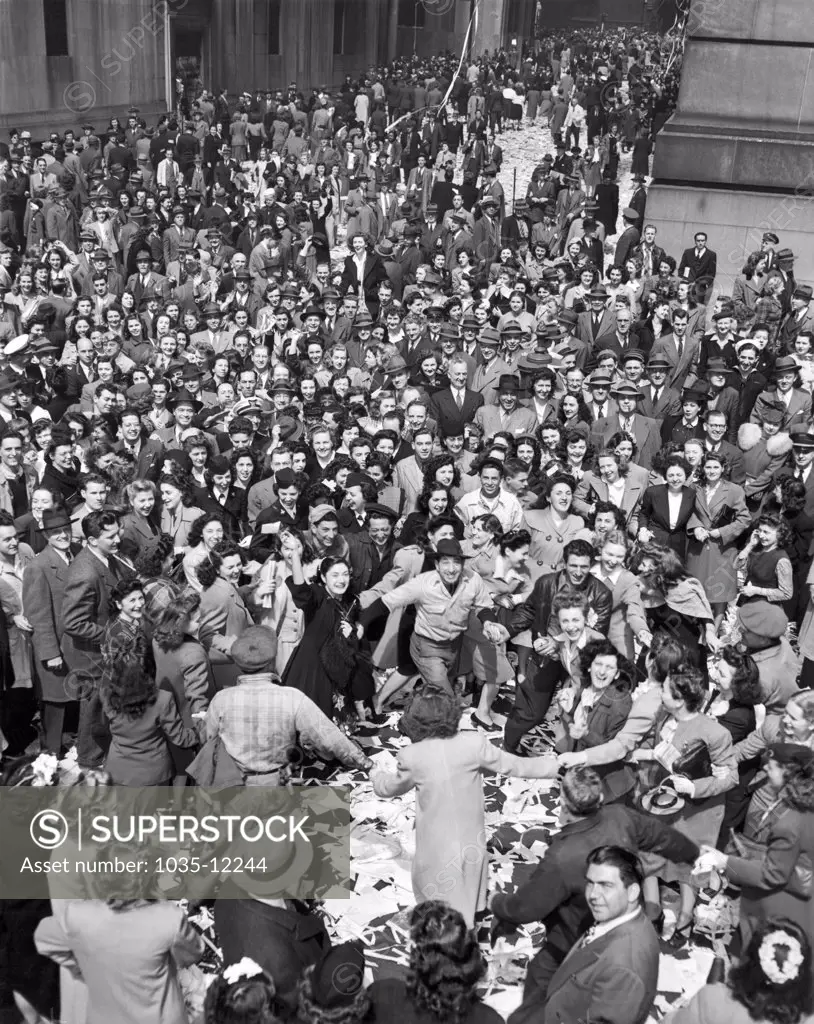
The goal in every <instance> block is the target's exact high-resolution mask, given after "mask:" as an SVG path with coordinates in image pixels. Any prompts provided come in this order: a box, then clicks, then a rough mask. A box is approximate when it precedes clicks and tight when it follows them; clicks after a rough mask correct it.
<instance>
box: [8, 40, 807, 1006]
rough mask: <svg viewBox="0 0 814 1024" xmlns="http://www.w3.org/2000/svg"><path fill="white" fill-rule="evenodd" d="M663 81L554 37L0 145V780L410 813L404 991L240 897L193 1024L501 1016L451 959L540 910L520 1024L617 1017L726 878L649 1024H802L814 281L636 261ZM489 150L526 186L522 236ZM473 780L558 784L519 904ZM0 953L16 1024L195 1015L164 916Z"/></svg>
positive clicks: (272, 906)
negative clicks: (728, 941)
mask: <svg viewBox="0 0 814 1024" xmlns="http://www.w3.org/2000/svg"><path fill="white" fill-rule="evenodd" d="M674 57H675V54H674V46H672V45H668V44H667V43H666V42H665V41H663V40H659V39H657V38H655V37H653V36H646V35H644V34H642V33H631V32H629V31H606V32H601V33H600V32H599V31H594V30H581V31H578V32H574V33H569V34H562V35H553V34H549V35H547V36H546V37H545V38H543V39H541V40H539V41H538V42H537V45H536V47H535V49H534V51H533V52H530V53H528V55H527V59H524V60H522V61H521V63H520V67H519V68H518V67H516V66H512V64H511V63H510V61H509V58H508V56H507V55H506V54H505V53H503V52H500V53H497V54H493V55H489V54H488V53H487V54H484V55H483V56H481V57H479V58H477V59H472V60H471V61H464V63H463V65H462V67H461V69H460V73H457V65H458V58H456V57H454V56H452V55H442V56H439V57H436V58H432V59H419V58H417V57H414V58H411V59H400V60H398V61H396V62H395V63H394V64H393V65H391V66H390V67H387V68H382V69H369V70H368V72H366V73H365V74H363V75H362V76H361V77H360V78H359V79H358V80H357V81H353V80H351V78H350V77H349V78H348V79H347V80H346V81H345V83H344V84H343V85H342V87H341V89H339V90H338V91H337V90H328V89H324V88H315V89H314V90H313V91H312V93H311V95H310V96H306V95H304V94H303V93H301V92H299V91H298V89H297V87H296V85H295V84H293V83H292V85H291V87H290V88H289V89H288V90H287V91H273V90H272V91H263V90H260V91H256V92H246V93H244V94H242V95H241V96H238V97H234V96H229V95H228V93H227V92H226V91H225V90H224V91H221V92H219V93H214V92H209V91H207V90H205V89H202V90H201V91H200V93H199V95H198V96H188V95H187V94H183V102H182V103H181V104H180V106H179V110H178V112H177V114H170V115H167V116H165V117H162V118H161V119H160V120H159V122H158V123H157V124H156V125H155V126H152V125H147V124H146V123H145V122H144V121H143V119H142V118H141V117H140V114H139V111H137V110H135V109H133V110H131V111H129V116H128V117H127V119H126V124H122V123H121V122H120V121H119V120H118V119H116V118H113V119H111V122H110V124H109V125H108V126H107V127H106V129H105V131H104V132H100V131H97V128H96V127H95V126H94V125H93V124H91V123H88V124H85V125H83V126H82V127H81V129H80V130H79V131H77V132H71V131H65V132H64V133H62V134H59V133H54V134H52V135H51V137H50V140H48V141H44V142H40V143H35V142H34V140H32V137H31V133H30V132H29V131H27V130H24V129H20V130H15V131H12V133H11V138H10V141H9V144H8V145H7V146H6V147H3V148H2V149H0V299H1V300H2V312H1V313H0V431H1V432H0V605H1V606H2V612H3V614H2V615H1V616H0V657H2V659H3V666H2V675H3V680H4V689H3V693H2V704H1V706H0V725H1V726H2V734H0V735H2V742H3V748H4V767H3V772H4V780H3V781H4V782H5V784H6V785H10V786H25V785H38V786H39V785H51V784H53V785H57V784H63V785H67V784H71V785H80V786H99V785H118V786H129V787H152V786H171V787H179V788H180V787H185V786H187V785H193V784H197V785H200V786H211V785H230V786H234V785H238V786H240V785H245V786H280V785H285V784H290V781H291V779H292V777H293V776H296V775H297V774H298V772H299V770H300V769H301V768H302V767H303V763H304V762H309V761H314V760H315V759H316V760H319V761H322V762H325V763H326V764H328V765H329V768H331V769H332V768H335V767H336V764H337V763H339V764H340V765H342V766H344V767H345V768H347V769H353V770H354V771H355V772H357V773H358V775H357V778H358V779H359V780H364V779H365V778H369V781H370V783H371V784H372V787H373V790H374V791H375V793H376V794H377V795H378V796H379V797H381V798H385V799H388V798H396V797H403V796H404V795H405V794H408V793H410V792H412V791H413V790H415V801H416V854H415V858H414V860H413V865H412V880H413V889H414V895H415V901H416V907H415V909H414V910H413V911H412V914H411V918H410V939H411V952H410V968H409V974H408V978H407V980H406V982H405V981H402V980H396V979H394V978H386V977H382V978H380V979H378V980H376V981H375V982H374V983H373V985H372V986H366V983H365V959H364V949H362V948H360V946H358V945H354V944H345V945H341V946H336V947H333V948H332V947H331V943H330V939H329V936H328V932H327V931H326V926H325V922H324V920H323V918H322V916H321V914H320V911H319V905H318V902H314V903H313V904H311V903H309V902H308V901H296V900H290V899H283V898H282V897H280V898H278V896H279V892H278V890H275V889H274V886H273V879H272V880H271V885H269V879H268V878H254V877H253V876H252V875H251V874H250V873H246V875H245V876H243V877H242V878H241V880H240V882H239V883H235V882H234V879H232V880H230V883H229V884H230V885H235V884H239V886H240V887H239V888H234V889H229V887H228V886H226V888H225V889H224V891H223V892H222V893H220V894H219V897H218V899H217V900H215V901H214V921H215V927H216V929H217V935H218V940H219V943H220V950H221V954H222V956H223V962H224V964H225V965H226V966H225V968H224V969H223V971H222V972H220V973H219V974H218V976H217V977H216V978H214V980H213V981H212V984H211V986H210V988H209V989H208V992H207V997H206V1005H205V1007H204V1011H203V1017H204V1019H205V1021H206V1024H261V1022H262V1024H274V1022H276V1021H278V1020H279V1021H282V1020H298V1021H301V1022H303V1024H304V1022H316V1024H319V1022H323V1021H324V1022H332V1024H336V1022H340V1021H341V1022H342V1024H351V1022H356V1021H358V1022H362V1021H374V1020H375V1021H395V1020H399V1021H402V1020H407V1021H415V1022H416V1024H419V1022H420V1024H429V1022H433V1021H449V1020H451V1021H455V1022H458V1024H464V1022H466V1024H487V1022H490V1021H496V1020H499V1019H501V1018H500V1017H499V1015H498V1014H497V1013H496V1012H495V1011H494V1010H492V1009H490V1008H489V1007H488V1006H486V1005H485V1004H484V1003H483V1002H482V1001H481V996H480V994H479V993H480V992H481V990H480V989H479V984H480V982H481V981H482V979H483V977H484V972H485V970H486V966H485V964H486V958H488V951H487V948H486V946H485V944H484V943H480V944H479V941H478V929H479V927H481V926H482V925H484V923H488V924H490V929H491V941H492V944H493V945H494V944H495V943H497V942H500V941H503V940H504V939H505V938H506V937H507V936H511V935H512V934H513V933H514V932H515V930H516V929H517V928H518V927H519V926H522V925H523V924H526V923H529V922H535V921H536V922H543V923H544V924H545V942H544V944H543V946H542V948H541V949H540V950H539V951H538V952H537V954H536V955H535V957H534V958H533V959H532V960H531V962H530V964H529V967H528V972H527V977H526V980H525V984H524V991H523V999H522V1004H521V1005H520V1006H519V1008H518V1009H517V1010H516V1011H515V1013H514V1014H513V1016H512V1018H511V1020H512V1024H525V1022H532V1021H535V1022H537V1021H539V1022H546V1024H554V1022H557V1021H560V1022H565V1021H567V1022H576V1021H607V1022H612V1024H616V1022H618V1024H644V1022H645V1021H646V1019H647V1018H648V1015H649V1014H650V1012H651V1010H652V1008H653V1004H654V1001H655V997H656V994H657V982H658V965H659V954H660V951H663V950H664V949H665V948H679V947H681V946H682V945H684V944H686V943H687V942H688V941H690V940H691V938H692V933H693V928H694V925H695V923H696V921H697V914H696V909H697V908H696V903H697V900H698V893H699V891H700V890H701V889H702V888H704V887H705V885H706V884H707V882H706V881H704V879H709V878H710V877H712V876H714V877H716V878H717V879H718V880H719V882H721V884H722V885H728V886H729V889H728V891H729V892H730V893H731V892H733V891H735V890H736V889H738V888H739V890H740V920H739V929H738V934H737V935H736V936H735V937H734V939H733V942H732V945H731V947H730V956H731V961H732V963H731V965H730V970H729V972H728V976H727V977H726V980H725V981H720V982H718V983H714V984H713V983H711V984H709V985H707V986H705V987H704V988H702V989H701V991H700V992H699V993H698V995H696V996H695V997H694V998H693V999H692V1001H690V1002H689V1003H688V1004H687V1005H686V1006H684V1007H682V1008H680V1009H678V1010H676V1011H675V1013H674V1014H673V1016H672V1017H671V1018H670V1019H671V1021H672V1022H673V1024H694V1022H701V1021H704V1022H708V1021H712V1020H713V1019H715V1020H720V1019H724V1017H723V1016H722V1015H725V1018H726V1019H728V1020H733V1021H741V1020H743V1021H760V1022H763V1021H770V1022H773V1024H797V1022H798V1021H802V1020H804V1019H806V1018H807V1017H808V1015H809V1014H810V1013H812V1011H814V1003H813V1002H812V980H814V978H813V977H812V959H811V942H812V935H814V914H812V906H813V905H814V904H812V902H811V886H812V864H811V857H812V855H814V813H813V812H814V694H813V693H812V691H811V690H809V689H808V687H809V686H810V685H811V684H812V683H814V603H812V600H811V593H812V591H811V589H810V588H811V587H812V586H814V565H813V563H812V553H813V552H812V545H813V542H814V472H812V467H813V465H814V429H813V428H812V389H814V362H812V356H813V353H814V314H812V313H811V311H810V303H811V300H812V288H811V286H809V285H806V284H803V283H800V282H797V281H796V280H795V277H794V267H793V264H794V255H793V253H792V252H791V250H790V249H788V248H786V247H784V246H783V243H782V240H781V239H780V238H779V237H778V236H777V235H775V234H772V233H771V232H767V233H765V234H764V235H763V239H762V243H761V246H760V249H759V251H756V252H755V253H752V254H749V255H748V258H747V259H746V260H745V265H744V268H743V273H742V275H741V276H740V277H739V278H738V280H737V281H736V282H735V287H734V288H733V289H732V290H731V291H732V294H727V290H726V289H724V288H722V287H721V281H720V279H719V278H718V274H717V257H716V253H715V251H714V250H713V249H712V248H710V247H709V245H708V243H711V244H712V245H714V244H715V237H714V231H712V229H710V234H709V235H708V232H707V229H706V227H705V225H704V224H699V225H697V230H696V233H695V239H694V241H695V244H694V246H693V247H692V248H688V249H687V250H685V251H684V252H674V253H668V252H666V251H665V250H664V249H663V248H662V247H661V246H660V245H659V242H658V234H657V231H656V229H655V227H653V226H652V225H651V224H649V223H648V222H647V217H646V201H647V191H646V181H647V176H648V172H649V160H650V154H651V151H652V147H653V144H654V141H655V138H656V135H657V133H658V131H659V129H660V127H661V125H662V124H663V123H664V120H665V119H666V118H667V117H668V116H669V113H670V111H671V109H672V105H673V104H674V102H675V99H676V95H677V87H678V72H679V67H680V62H676V61H675V60H674ZM181 96H182V94H181V93H179V97H181ZM518 127H522V128H524V130H527V131H531V132H534V131H536V130H538V129H541V128H542V127H545V128H546V129H547V130H548V131H550V133H551V137H552V139H553V142H554V145H553V149H554V150H555V152H551V153H540V156H539V164H538V165H537V166H536V167H535V170H534V173H533V175H532V176H531V181H530V183H529V185H528V188H527V190H526V191H525V194H524V195H523V194H521V195H518V196H516V197H514V200H513V202H511V203H509V202H508V201H507V197H506V195H505V193H504V190H503V187H502V185H501V183H500V180H499V175H500V173H501V170H505V169H506V168H505V167H504V147H510V146H511V138H512V135H511V133H512V132H514V131H516V130H517V129H518ZM501 137H502V138H503V143H504V146H501V145H500V144H499V142H498V141H497V140H498V139H500V138H501ZM507 138H508V139H509V140H510V141H509V142H506V141H505V140H506V139H507ZM628 169H630V170H631V171H632V173H633V176H634V184H635V188H634V192H633V194H632V197H631V198H630V200H629V205H624V206H622V208H621V209H620V188H619V182H620V178H621V175H622V173H623V171H624V172H627V170H628ZM507 206H509V207H510V209H507ZM501 701H504V702H506V705H505V706H506V707H508V708H509V710H508V714H507V715H506V716H505V718H504V716H503V715H501V714H499V712H498V710H497V707H499V706H500V702H501ZM396 724H397V727H398V729H399V731H400V732H401V733H402V734H403V736H405V737H407V739H408V740H409V744H408V745H406V746H401V747H399V750H398V753H397V770H396V771H395V772H389V771H386V770H384V769H382V768H381V767H374V762H373V761H372V759H371V756H370V754H371V752H372V751H373V750H374V747H375V743H374V741H375V738H376V736H377V734H378V733H380V732H381V730H382V729H383V728H385V727H392V726H393V725H396ZM501 733H502V735H501ZM372 744H373V745H372ZM74 745H75V747H76V763H74V761H73V760H72V759H69V760H68V761H62V760H59V759H60V758H64V756H65V754H66V752H67V751H68V750H69V749H71V748H72V747H73V746H74ZM66 765H67V766H68V767H65V766H66ZM486 773H491V774H497V775H500V776H516V777H519V778H525V779H549V780H554V779H559V785H560V797H559V801H560V803H559V808H560V809H559V830H558V831H557V832H556V834H555V835H553V836H552V837H551V838H550V842H549V844H548V847H547V849H546V851H545V853H544V855H543V856H542V858H541V860H540V862H539V864H538V865H537V866H536V867H535V870H534V873H533V875H532V877H531V878H530V879H529V880H528V881H527V882H525V883H524V884H522V885H520V886H519V887H518V888H517V889H516V890H515V891H511V892H501V893H498V894H494V893H493V892H492V893H490V891H489V870H488V869H489V856H488V850H487V843H486V829H485V816H484V800H483V789H482V778H483V776H484V774H486ZM806 793H808V794H809V795H808V796H806ZM463 850H465V851H466V856H465V857H462V856H461V851H463ZM442 876H443V878H444V880H445V881H444V886H443V889H441V883H440V881H439V880H440V878H441V877H442ZM88 884H89V885H90V883H88ZM671 889H672V890H674V891H677V892H678V900H679V902H678V907H679V909H678V913H677V915H676V914H673V915H672V918H670V915H669V914H666V913H665V907H664V904H665V902H666V901H665V896H666V895H667V894H669V892H670V890H671ZM269 893H271V894H272V898H269V896H268V894H269ZM123 925H124V926H125V927H123ZM2 932H3V958H4V963H5V968H6V970H5V976H6V983H7V986H8V987H9V988H10V989H12V990H13V992H14V997H15V1001H16V1005H17V1007H18V1009H19V1010H20V1012H21V1013H22V1014H23V1016H24V1017H25V1020H26V1022H27V1024H40V1022H41V1021H45V1020H64V1021H68V1022H70V1024H84V1022H85V1021H87V1022H88V1024H96V1022H101V1021H103V1020H104V1021H109V1020H111V1019H115V1020H116V1021H122V1022H130V1021H132V1022H133V1024H185V1021H186V1020H187V1011H186V1009H185V1006H184V999H183V993H182V991H181V989H180V987H179V976H178V969H180V968H183V967H185V966H187V965H190V964H194V963H196V962H197V961H198V960H200V958H201V957H202V955H203V954H204V943H203V940H202V939H201V936H200V935H199V933H198V932H197V931H196V929H195V928H194V927H193V926H192V925H191V923H190V921H189V919H188V918H187V916H186V914H185V911H184V910H183V909H182V908H181V907H179V906H178V905H176V904H175V903H171V902H166V901H165V902H160V901H158V902H154V901H150V900H145V899H140V898H138V897H137V896H135V895H134V896H133V897H132V898H129V899H127V898H122V899H116V900H104V899H97V898H94V895H93V890H92V886H90V887H89V888H88V889H84V888H82V887H81V885H80V886H79V888H78V891H77V893H76V898H75V899H73V900H55V901H54V903H53V906H52V905H51V903H50V902H49V901H30V900H18V901H13V900H6V901H4V904H3V914H2ZM481 938H483V935H481ZM665 944H666V946H665ZM60 970H61V976H60V974H59V973H58V972H59V971H60ZM60 998H61V1001H62V1005H61V1009H60Z"/></svg>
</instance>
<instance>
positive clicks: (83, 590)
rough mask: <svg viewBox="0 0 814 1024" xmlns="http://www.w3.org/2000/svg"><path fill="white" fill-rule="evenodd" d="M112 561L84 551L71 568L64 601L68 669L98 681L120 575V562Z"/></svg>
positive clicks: (65, 650) (66, 579)
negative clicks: (113, 590) (104, 642)
mask: <svg viewBox="0 0 814 1024" xmlns="http://www.w3.org/2000/svg"><path fill="white" fill-rule="evenodd" d="M108 561H109V565H108V566H105V565H104V564H103V563H102V562H101V560H100V559H99V558H97V557H96V555H94V554H93V553H92V551H91V550H90V548H83V550H82V551H80V552H79V554H78V555H77V556H76V558H75V559H74V560H73V561H72V562H71V564H70V566H69V567H68V572H67V574H66V577H65V594H64V597H63V601H62V623H63V629H64V633H63V636H62V650H63V651H64V654H65V660H66V662H67V663H68V668H69V669H71V670H72V671H73V672H77V673H81V674H83V675H84V674H86V673H90V674H92V675H94V678H95V677H96V675H97V674H98V672H99V671H100V670H101V661H102V641H103V640H104V636H105V626H106V625H107V622H108V619H109V618H110V604H109V595H110V591H111V590H112V589H113V587H114V586H115V585H116V582H117V580H118V578H119V575H120V572H119V563H118V562H117V561H116V559H115V558H110V559H109V560H108Z"/></svg>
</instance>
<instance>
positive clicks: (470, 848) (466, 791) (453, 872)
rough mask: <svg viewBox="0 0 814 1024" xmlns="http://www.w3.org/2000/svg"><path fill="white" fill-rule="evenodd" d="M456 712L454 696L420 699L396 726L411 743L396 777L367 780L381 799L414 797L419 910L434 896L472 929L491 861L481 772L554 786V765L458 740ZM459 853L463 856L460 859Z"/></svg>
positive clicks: (461, 735)
mask: <svg viewBox="0 0 814 1024" xmlns="http://www.w3.org/2000/svg"><path fill="white" fill-rule="evenodd" d="M461 710H462V709H461V705H460V702H459V701H458V699H457V697H455V696H454V695H453V694H452V693H451V692H439V691H438V690H428V689H425V690H424V691H422V692H421V693H417V694H416V695H415V696H414V697H413V700H412V702H411V703H410V706H409V708H408V709H407V710H406V711H405V713H404V715H403V716H402V718H401V721H400V722H399V730H400V731H401V732H402V733H403V734H404V735H405V736H407V737H408V738H409V739H410V740H411V741H412V742H411V745H410V746H409V747H401V748H400V749H399V753H398V756H397V762H398V771H397V773H396V774H392V773H390V772H387V771H382V770H374V771H372V772H371V773H370V780H371V782H372V783H373V789H374V792H375V793H376V794H377V795H378V796H383V797H394V796H401V795H403V794H405V793H409V792H410V790H411V789H415V790H416V791H417V792H416V853H415V858H414V860H413V867H412V880H413V893H414V895H415V899H416V902H417V903H420V902H421V901H422V900H424V899H427V898H429V897H432V896H434V895H435V894H437V893H438V891H439V889H438V885H439V882H438V880H439V878H440V877H441V873H442V872H443V875H444V878H445V879H446V882H445V883H444V899H445V901H446V902H447V903H449V904H450V906H452V907H453V908H454V909H455V910H457V911H459V913H460V914H462V916H463V918H464V921H465V922H466V924H467V926H468V927H470V928H471V927H473V926H474V924H475V917H476V915H477V914H478V913H481V912H483V911H485V910H486V891H487V881H488V870H489V856H488V853H487V850H486V842H485V834H486V832H485V821H484V805H483V783H482V781H481V776H482V774H483V773H485V772H489V773H492V772H498V773H500V774H501V775H511V776H514V777H516V778H526V779H534V778H536V779H546V778H553V777H554V776H555V775H556V772H557V766H556V765H557V762H556V758H555V757H553V756H552V755H547V756H545V757H534V758H521V757H517V756H516V755H514V754H508V753H506V752H505V751H503V750H500V749H499V748H498V747H496V746H494V745H493V744H492V743H491V742H490V741H489V739H488V737H487V736H486V735H485V734H484V733H481V732H472V731H469V730H467V731H465V732H459V723H460V720H461ZM462 851H466V855H465V856H462Z"/></svg>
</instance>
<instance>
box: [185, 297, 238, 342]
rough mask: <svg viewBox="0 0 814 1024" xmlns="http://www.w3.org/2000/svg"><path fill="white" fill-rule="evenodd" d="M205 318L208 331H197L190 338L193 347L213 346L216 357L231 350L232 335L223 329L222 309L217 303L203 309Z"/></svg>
mask: <svg viewBox="0 0 814 1024" xmlns="http://www.w3.org/2000/svg"><path fill="white" fill-rule="evenodd" d="M203 317H204V321H205V323H206V330H205V331H196V332H195V334H193V335H192V337H191V338H190V342H191V343H192V344H193V345H195V344H201V343H204V344H207V345H211V346H212V348H213V349H214V350H215V354H216V355H218V354H219V353H220V352H225V351H226V349H228V348H231V346H232V335H231V333H230V332H229V331H225V330H223V329H222V327H221V314H220V307H219V306H218V305H217V303H215V302H208V303H207V304H206V305H205V306H204V308H203Z"/></svg>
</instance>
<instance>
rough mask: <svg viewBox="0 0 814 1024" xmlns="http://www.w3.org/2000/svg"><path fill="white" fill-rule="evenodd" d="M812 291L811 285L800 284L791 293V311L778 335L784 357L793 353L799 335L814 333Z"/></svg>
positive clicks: (779, 346)
mask: <svg viewBox="0 0 814 1024" xmlns="http://www.w3.org/2000/svg"><path fill="white" fill-rule="evenodd" d="M812 294H814V291H812V288H811V285H810V284H798V285H797V287H796V288H795V289H794V291H793V292H792V293H791V309H790V311H789V313H788V314H787V316H786V317H785V318H784V320H783V323H782V324H781V325H780V330H779V332H778V334H777V345H778V351H779V352H780V353H781V354H782V355H786V354H788V353H790V352H791V350H792V347H793V345H794V339H795V338H796V337H797V336H798V335H799V334H811V333H812V331H814V315H812V313H811V298H812Z"/></svg>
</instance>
